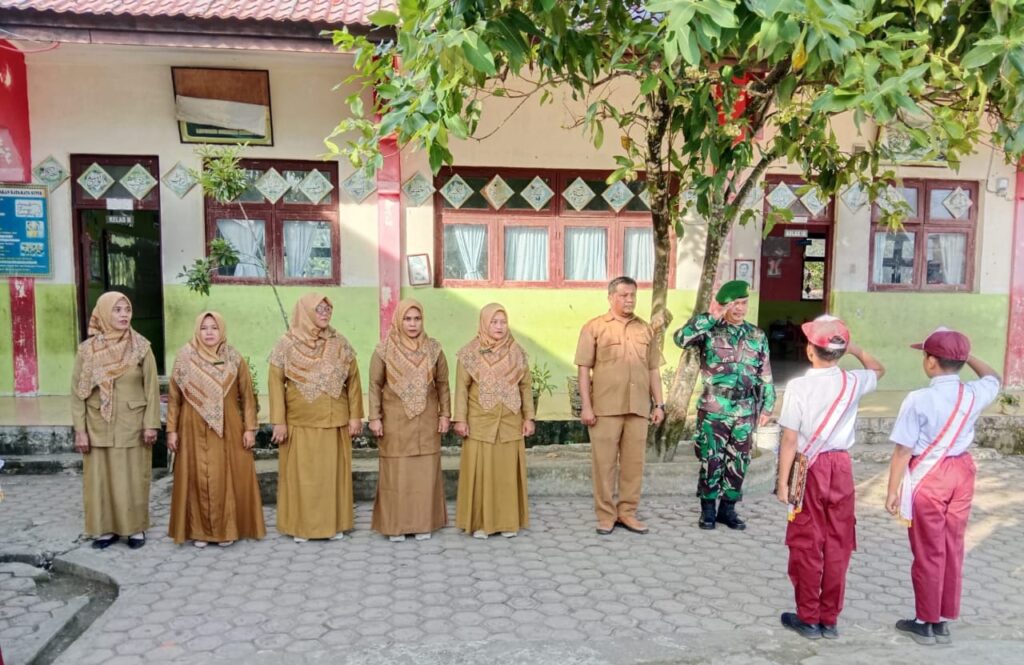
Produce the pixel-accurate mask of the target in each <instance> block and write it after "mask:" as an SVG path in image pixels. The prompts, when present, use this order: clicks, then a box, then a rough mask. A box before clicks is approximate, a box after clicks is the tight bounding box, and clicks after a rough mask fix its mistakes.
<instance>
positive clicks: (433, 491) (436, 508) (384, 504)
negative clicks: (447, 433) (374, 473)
mask: <svg viewBox="0 0 1024 665" xmlns="http://www.w3.org/2000/svg"><path fill="white" fill-rule="evenodd" d="M447 524H448V509H447V507H446V506H445V503H444V478H443V477H442V475H441V453H435V454H433V455H416V456H415V457H381V458H380V477H379V479H378V480H377V496H376V498H375V499H374V501H373V523H372V526H373V529H374V531H377V532H379V533H382V534H384V535H385V536H402V535H405V534H409V533H430V532H431V531H437V530H438V529H440V528H442V527H444V526H447Z"/></svg>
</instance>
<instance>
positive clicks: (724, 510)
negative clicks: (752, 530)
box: [716, 499, 747, 531]
mask: <svg viewBox="0 0 1024 665" xmlns="http://www.w3.org/2000/svg"><path fill="white" fill-rule="evenodd" d="M716 519H717V521H718V522H721V523H722V524H724V525H725V526H727V527H729V528H730V529H736V530H737V531H743V530H744V529H746V528H747V523H746V522H744V521H743V520H741V519H740V516H739V515H737V514H736V502H735V501H730V500H729V499H722V502H721V503H720V504H718V516H717V518H716Z"/></svg>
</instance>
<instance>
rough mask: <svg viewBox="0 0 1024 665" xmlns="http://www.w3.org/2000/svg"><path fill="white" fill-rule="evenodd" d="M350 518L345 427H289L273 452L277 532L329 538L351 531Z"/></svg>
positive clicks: (349, 450) (349, 458)
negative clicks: (275, 470) (274, 455)
mask: <svg viewBox="0 0 1024 665" xmlns="http://www.w3.org/2000/svg"><path fill="white" fill-rule="evenodd" d="M354 520H355V515H354V509H353V507H352V439H351V438H350V437H349V435H348V430H347V429H346V428H344V427H332V428H318V427H297V426H292V425H289V426H288V439H287V443H286V444H285V445H283V446H281V447H280V451H279V453H278V477H277V530H278V531H280V532H281V533H283V534H287V535H289V536H298V537H299V538H332V537H333V536H334V535H335V534H338V533H341V532H344V531H349V530H351V529H352V526H353V523H354Z"/></svg>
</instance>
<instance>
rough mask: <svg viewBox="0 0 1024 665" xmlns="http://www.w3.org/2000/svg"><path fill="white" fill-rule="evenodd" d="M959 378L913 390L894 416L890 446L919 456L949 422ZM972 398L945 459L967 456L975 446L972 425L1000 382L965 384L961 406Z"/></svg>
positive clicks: (985, 380)
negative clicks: (902, 447)
mask: <svg viewBox="0 0 1024 665" xmlns="http://www.w3.org/2000/svg"><path fill="white" fill-rule="evenodd" d="M959 387H960V377H959V376H957V375H956V374H944V375H942V376H936V377H935V378H933V379H932V381H931V384H930V385H929V386H928V387H927V388H921V389H920V390H915V391H913V392H911V393H910V394H908V395H907V397H906V399H904V400H903V404H902V405H901V406H900V413H899V415H898V416H896V424H894V425H893V427H892V433H891V434H890V435H889V439H890V440H891V441H892V442H893V443H898V444H900V445H901V446H905V447H907V448H912V449H913V451H914V452H913V454H914V455H920V454H921V453H923V452H924V451H925V449H926V448H927V447H928V446H929V445H931V443H932V442H933V441H935V438H936V437H937V436H938V435H939V431H940V430H941V429H942V428H943V426H944V425H945V424H946V422H947V421H948V420H949V416H950V415H951V414H952V413H953V406H954V405H955V404H956V396H957V394H958V393H959ZM971 395H973V396H974V406H973V407H971V413H970V414H969V415H968V416H967V420H966V421H965V422H964V426H963V429H962V430H960V435H959V436H957V438H956V441H954V442H953V445H952V446H951V447H950V449H949V452H948V453H946V455H947V456H948V457H956V456H957V455H962V454H964V453H965V452H967V449H968V448H970V447H971V444H972V443H974V423H975V422H976V421H977V420H978V416H980V415H981V412H982V411H983V410H984V409H985V407H987V406H988V405H989V404H991V403H992V402H994V401H995V399H996V397H997V396H998V395H999V379H997V378H996V377H994V376H985V377H982V378H980V379H978V380H977V381H970V382H968V383H964V404H965V405H966V404H967V403H969V402H970V399H971Z"/></svg>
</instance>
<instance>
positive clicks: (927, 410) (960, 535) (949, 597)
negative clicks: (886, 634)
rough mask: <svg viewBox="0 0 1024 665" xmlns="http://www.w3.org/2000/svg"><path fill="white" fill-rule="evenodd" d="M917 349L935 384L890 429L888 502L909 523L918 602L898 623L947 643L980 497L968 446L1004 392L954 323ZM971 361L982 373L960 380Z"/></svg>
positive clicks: (918, 638) (927, 639)
mask: <svg viewBox="0 0 1024 665" xmlns="http://www.w3.org/2000/svg"><path fill="white" fill-rule="evenodd" d="M911 348H914V349H921V350H922V351H923V352H924V358H923V366H924V372H925V374H927V375H928V377H929V378H930V379H931V383H930V384H929V386H928V387H927V388H922V389H920V390H915V391H913V392H912V393H910V394H909V395H907V397H906V399H904V400H903V405H902V406H900V413H899V416H897V418H896V423H895V425H894V426H893V429H892V433H891V434H890V435H889V438H890V439H891V440H892V442H893V443H895V444H896V447H895V448H894V450H893V453H892V462H891V464H890V466H889V492H888V496H887V497H886V500H885V508H886V510H888V511H889V512H890V513H891V514H893V515H896V516H898V517H900V518H901V519H902V520H903V521H904V523H906V524H907V525H909V527H910V528H909V529H908V533H909V535H910V550H911V552H913V554H914V563H913V564H912V565H911V567H910V578H911V580H912V582H913V585H914V601H915V606H916V618H914V619H902V620H900V621H898V622H897V623H896V630H897V631H899V632H901V633H903V634H905V635H907V636H909V637H910V638H912V639H913V640H914V641H915V642H917V643H918V644H935V643H936V642H939V643H943V644H948V643H949V642H951V641H952V638H951V637H950V632H949V626H948V624H947V622H948V621H953V620H956V619H957V618H959V617H960V591H961V585H962V575H963V565H964V533H965V532H966V531H967V518H968V517H969V516H970V514H971V500H972V499H973V498H974V476H975V467H974V460H973V459H972V458H971V454H970V453H969V452H968V449H969V448H970V446H971V444H972V443H973V442H974V424H975V422H976V421H977V419H978V416H979V415H981V412H982V411H983V410H984V409H985V407H986V406H988V405H989V404H991V403H992V402H993V401H995V399H996V397H997V396H998V395H999V384H1000V379H999V374H998V373H997V372H996V371H995V370H994V369H992V368H991V367H990V366H988V365H987V364H986V363H984V362H983V361H981V360H979V359H978V358H975V357H974V356H972V355H971V342H970V340H968V339H967V336H966V335H963V334H962V333H958V332H956V331H954V330H949V329H947V328H939V329H938V330H936V331H935V332H933V333H932V334H931V335H929V336H928V338H927V339H925V340H924V341H923V342H921V343H920V344H912V345H911ZM965 364H966V365H967V366H968V367H970V368H971V369H972V370H974V372H975V373H976V374H977V375H978V376H979V377H980V378H979V379H978V380H976V381H971V382H969V383H963V382H962V381H961V380H960V376H959V373H960V369H961V368H962V367H963V366H964V365H965Z"/></svg>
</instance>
